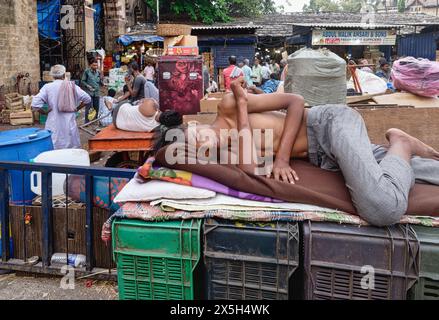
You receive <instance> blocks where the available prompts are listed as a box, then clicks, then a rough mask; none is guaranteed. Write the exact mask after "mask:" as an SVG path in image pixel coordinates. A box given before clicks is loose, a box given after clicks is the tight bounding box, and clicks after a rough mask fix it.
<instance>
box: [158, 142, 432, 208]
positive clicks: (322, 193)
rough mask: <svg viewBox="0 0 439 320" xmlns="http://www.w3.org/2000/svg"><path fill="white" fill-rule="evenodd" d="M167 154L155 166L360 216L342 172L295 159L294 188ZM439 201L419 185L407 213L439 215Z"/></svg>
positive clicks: (161, 152)
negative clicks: (175, 160)
mask: <svg viewBox="0 0 439 320" xmlns="http://www.w3.org/2000/svg"><path fill="white" fill-rule="evenodd" d="M165 153H166V147H165V148H162V149H161V150H159V152H158V153H157V155H156V163H155V164H157V165H160V166H164V167H168V168H171V169H176V170H184V171H189V172H192V173H193V174H196V175H199V176H203V177H206V178H209V179H211V180H213V181H216V182H218V183H220V184H223V185H225V186H228V187H230V188H232V189H234V190H241V191H242V192H249V193H254V194H256V195H260V196H264V197H270V198H273V199H274V198H276V199H279V200H283V201H287V202H295V203H304V204H311V205H316V206H321V207H326V208H331V209H336V210H339V211H343V212H347V213H351V214H356V210H355V208H354V206H353V204H352V200H351V196H350V194H349V191H348V189H347V187H346V186H345V181H344V179H343V175H342V174H341V172H331V171H326V170H323V169H320V168H318V167H315V166H313V165H312V164H310V163H308V162H306V161H301V160H295V161H292V162H291V166H292V167H293V169H294V170H295V171H296V172H297V173H298V175H299V177H300V180H299V181H297V183H296V184H294V185H293V184H289V183H284V182H280V181H275V180H274V179H267V178H266V177H263V176H255V175H250V174H247V173H245V172H244V171H242V170H241V169H239V168H238V167H237V166H235V165H221V164H206V165H198V164H187V163H190V162H188V161H186V162H185V163H186V164H178V163H176V164H170V163H168V162H167V161H166V158H165ZM186 154H189V153H186ZM438 199H439V187H438V186H434V185H426V184H416V185H415V186H414V188H413V189H412V190H411V192H410V197H409V207H408V210H407V213H408V214H411V215H419V216H422V215H424V216H439V200H438Z"/></svg>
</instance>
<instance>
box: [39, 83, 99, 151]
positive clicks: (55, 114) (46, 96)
mask: <svg viewBox="0 0 439 320" xmlns="http://www.w3.org/2000/svg"><path fill="white" fill-rule="evenodd" d="M62 83H63V80H55V81H54V82H51V83H48V84H46V85H44V87H42V88H41V90H40V92H39V93H38V94H37V95H36V96H35V97H33V99H32V108H35V109H39V108H42V107H44V105H45V104H47V105H49V110H52V111H50V113H49V115H48V116H47V121H46V127H45V128H46V130H50V131H51V132H52V142H53V147H54V148H55V149H72V148H80V147H81V142H80V139H79V131H78V126H77V124H76V112H59V111H58V96H59V91H60V87H61V84H62ZM75 88H76V97H77V101H76V104H77V106H79V104H80V103H81V102H84V103H85V104H89V103H91V98H90V96H89V95H88V94H87V93H86V92H85V91H84V90H82V89H81V88H80V87H78V86H75Z"/></svg>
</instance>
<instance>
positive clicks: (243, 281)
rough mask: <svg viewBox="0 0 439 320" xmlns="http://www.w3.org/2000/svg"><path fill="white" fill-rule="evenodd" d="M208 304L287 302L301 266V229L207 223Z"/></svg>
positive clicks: (281, 225) (292, 225) (291, 225)
mask: <svg viewBox="0 0 439 320" xmlns="http://www.w3.org/2000/svg"><path fill="white" fill-rule="evenodd" d="M204 259H205V264H206V272H207V294H208V298H209V300H219V299H225V300H249V299H266V300H275V299H277V300H282V299H283V300H285V299H288V294H289V289H290V286H289V280H290V277H291V275H292V274H293V273H294V271H295V270H296V269H297V267H298V265H299V228H298V225H297V223H244V222H230V221H222V220H213V219H209V220H206V221H205V223H204Z"/></svg>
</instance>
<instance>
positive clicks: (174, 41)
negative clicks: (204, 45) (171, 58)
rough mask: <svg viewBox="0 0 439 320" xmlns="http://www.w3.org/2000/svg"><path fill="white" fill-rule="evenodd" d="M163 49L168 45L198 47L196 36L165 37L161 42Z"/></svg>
mask: <svg viewBox="0 0 439 320" xmlns="http://www.w3.org/2000/svg"><path fill="white" fill-rule="evenodd" d="M163 45H164V49H165V51H166V49H168V47H198V37H197V36H178V37H166V38H165V41H164V43H163Z"/></svg>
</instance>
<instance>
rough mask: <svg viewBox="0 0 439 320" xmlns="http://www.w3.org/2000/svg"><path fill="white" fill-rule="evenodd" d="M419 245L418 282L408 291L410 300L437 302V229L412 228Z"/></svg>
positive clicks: (438, 289) (438, 263)
mask: <svg viewBox="0 0 439 320" xmlns="http://www.w3.org/2000/svg"><path fill="white" fill-rule="evenodd" d="M413 229H414V230H415V232H416V235H417V236H418V239H419V242H420V245H421V268H420V270H419V281H418V282H417V283H416V284H415V285H414V286H413V288H412V290H410V299H413V300H439V228H429V227H422V226H414V227H413Z"/></svg>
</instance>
